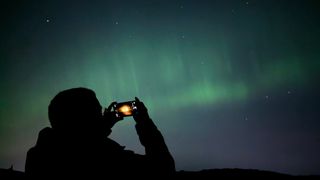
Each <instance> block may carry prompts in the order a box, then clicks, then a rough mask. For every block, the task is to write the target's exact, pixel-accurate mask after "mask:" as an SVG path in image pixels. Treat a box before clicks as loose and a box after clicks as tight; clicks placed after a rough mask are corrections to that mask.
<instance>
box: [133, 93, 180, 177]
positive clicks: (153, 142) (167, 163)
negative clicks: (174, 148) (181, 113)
mask: <svg viewBox="0 0 320 180" xmlns="http://www.w3.org/2000/svg"><path fill="white" fill-rule="evenodd" d="M136 106H137V109H138V111H137V113H135V114H134V115H133V118H134V119H135V121H136V130H137V133H138V135H139V139H140V142H141V144H142V145H143V146H144V147H145V152H146V157H147V159H148V160H149V162H150V166H152V167H151V168H152V169H154V170H155V171H157V172H165V173H173V172H175V164H174V159H173V157H172V156H171V154H170V152H169V150H168V147H167V145H166V143H165V141H164V138H163V136H162V135H161V133H160V131H159V130H158V128H157V127H156V126H155V124H154V123H153V121H152V120H151V118H150V117H149V115H148V110H147V108H146V107H145V106H144V104H143V103H142V102H141V101H140V100H139V99H138V98H136Z"/></svg>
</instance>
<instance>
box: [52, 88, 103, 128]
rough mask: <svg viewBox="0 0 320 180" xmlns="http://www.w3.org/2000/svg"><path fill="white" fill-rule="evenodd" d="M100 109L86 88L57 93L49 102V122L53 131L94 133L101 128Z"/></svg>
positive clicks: (93, 95) (91, 93) (90, 91)
mask: <svg viewBox="0 0 320 180" xmlns="http://www.w3.org/2000/svg"><path fill="white" fill-rule="evenodd" d="M101 110H102V107H101V105H100V103H99V101H98V99H97V98H96V95H95V93H94V92H93V91H92V90H90V89H86V88H73V89H68V90H64V91H62V92H59V93H58V94H57V95H56V96H55V97H54V98H53V99H52V100H51V102H50V105H49V120H50V123H51V126H52V128H53V129H56V130H61V131H65V132H70V133H82V134H86V133H88V134H89V133H96V131H101V130H102V128H101V127H102V126H103V120H102V111H101Z"/></svg>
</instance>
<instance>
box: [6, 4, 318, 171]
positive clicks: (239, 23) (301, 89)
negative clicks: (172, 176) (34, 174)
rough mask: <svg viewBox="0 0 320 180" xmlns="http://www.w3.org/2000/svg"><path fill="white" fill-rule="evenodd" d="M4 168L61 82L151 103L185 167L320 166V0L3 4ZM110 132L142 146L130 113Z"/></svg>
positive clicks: (21, 153)
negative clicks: (129, 115) (128, 116)
mask: <svg viewBox="0 0 320 180" xmlns="http://www.w3.org/2000/svg"><path fill="white" fill-rule="evenodd" d="M0 8H1V22H0V23H1V25H0V37H1V41H0V65H1V66H0V70H1V71H0V78H1V83H0V87H1V89H0V168H8V167H10V166H11V165H13V166H14V168H15V169H18V170H24V163H25V156H26V152H27V150H28V149H29V148H30V147H31V146H33V145H34V144H35V142H36V139H37V135H38V132H39V131H40V130H41V129H42V128H44V127H46V126H49V121H48V117H47V107H48V104H49V102H50V100H51V99H52V98H53V97H54V95H56V94H57V93H58V92H59V91H61V90H64V89H68V88H72V87H87V88H90V89H93V90H94V91H95V92H96V95H97V98H98V99H99V101H100V103H101V105H103V106H108V105H109V104H110V103H111V102H112V101H118V102H121V101H128V100H133V99H134V97H135V96H137V97H139V98H140V99H141V100H142V101H144V102H145V104H146V106H147V107H148V109H149V113H150V116H151V117H152V118H153V120H154V122H155V123H156V124H157V126H158V128H159V129H160V130H161V132H162V133H163V135H164V138H165V140H166V142H167V145H168V147H169V149H170V151H171V153H172V155H173V156H174V158H175V161H176V167H177V170H193V171H197V170H201V169H211V168H249V169H262V170H271V171H276V172H281V173H290V174H320V153H319V152H320V108H319V107H320V102H319V100H320V95H319V92H320V86H319V75H320V71H319V68H320V48H319V42H320V23H319V20H318V19H319V17H320V13H319V12H320V11H319V8H320V4H319V2H318V1H316V0H305V1H303V0H283V1H277V0H268V1H261V0H248V1H244V0H227V1H224V0H210V1H205V0H197V1H196V0H194V1H192V0H148V1H143V0H128V1H124V0H119V1H107V0H105V1H97V0H87V1H76V0H70V1H59V0H54V1H53V0H52V1H50V0H49V1H40V0H39V1H37V0H30V1H19V0H12V1H9V0H6V1H4V2H2V3H1V7H0ZM111 138H112V139H114V140H116V141H117V142H119V143H120V144H121V145H125V146H126V148H127V149H132V150H134V151H136V152H137V153H144V149H143V148H142V146H141V145H140V143H139V140H138V136H137V135H136V132H135V129H134V121H133V119H132V118H126V119H125V120H123V121H121V122H119V123H118V124H117V125H116V126H115V127H114V128H113V133H112V135H111Z"/></svg>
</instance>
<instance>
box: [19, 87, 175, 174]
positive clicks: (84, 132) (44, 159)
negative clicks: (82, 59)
mask: <svg viewBox="0 0 320 180" xmlns="http://www.w3.org/2000/svg"><path fill="white" fill-rule="evenodd" d="M136 102H137V104H136V106H137V108H138V113H136V114H134V115H133V118H134V120H135V122H136V126H135V127H136V131H137V133H138V136H139V139H140V142H141V144H142V145H143V146H144V147H145V155H139V154H135V153H134V152H133V151H129V150H125V149H124V147H123V146H120V145H119V144H118V143H116V142H115V141H113V140H111V139H109V138H108V137H107V136H108V135H109V134H110V133H111V128H112V127H113V125H114V124H115V123H116V122H117V121H118V119H117V118H115V116H114V114H113V112H111V106H112V105H113V103H112V104H111V105H110V106H109V108H108V109H107V110H106V111H105V112H104V113H102V107H101V105H100V103H99V101H98V100H97V98H96V95H95V93H94V92H93V91H92V90H90V89H86V88H74V89H69V90H65V91H62V92H60V93H58V94H57V95H56V96H55V97H54V98H53V99H52V101H51V103H50V105H49V120H50V123H51V128H50V127H46V128H44V129H43V130H41V131H40V133H39V137H38V140H37V143H36V145H35V146H34V147H33V148H31V149H30V150H29V151H28V154H27V159H26V167H25V172H26V174H27V175H28V176H34V177H65V176H70V177H83V176H95V177H121V176H125V177H127V176H129V177H133V176H135V177H140V176H143V177H144V176H149V175H152V176H163V175H170V174H172V173H174V172H175V165H174V160H173V158H172V156H171V155H170V152H169V150H168V148H167V146H166V144H165V142H164V139H163V137H162V135H161V133H160V131H159V130H158V129H157V127H156V126H155V125H154V123H153V121H152V120H151V119H150V117H149V115H148V112H147V109H146V107H145V106H144V104H143V103H142V102H140V101H139V99H137V98H136Z"/></svg>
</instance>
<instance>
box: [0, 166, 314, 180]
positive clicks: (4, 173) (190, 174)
mask: <svg viewBox="0 0 320 180" xmlns="http://www.w3.org/2000/svg"><path fill="white" fill-rule="evenodd" d="M216 177H220V178H221V177H227V178H229V177H231V178H232V177H235V178H242V177H272V178H273V177H274V178H287V177H312V178H317V179H319V178H320V176H319V175H310V176H292V175H289V174H281V173H276V172H271V171H261V170H253V169H252V170H251V169H208V170H201V171H178V172H176V174H175V175H174V179H188V178H191V179H212V178H216ZM16 178H18V179H20V178H21V179H24V178H26V177H25V173H24V172H21V171H15V170H13V169H12V168H10V169H0V179H1V180H2V179H16Z"/></svg>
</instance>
